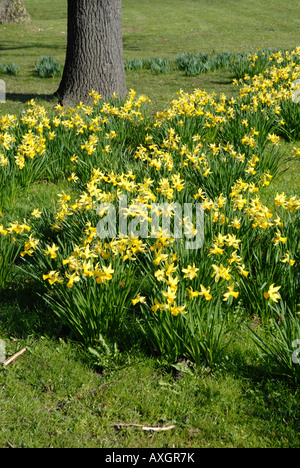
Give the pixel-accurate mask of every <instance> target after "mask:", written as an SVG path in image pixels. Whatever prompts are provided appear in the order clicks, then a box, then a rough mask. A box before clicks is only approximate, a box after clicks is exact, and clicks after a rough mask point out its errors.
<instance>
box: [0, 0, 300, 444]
mask: <svg viewBox="0 0 300 468" xmlns="http://www.w3.org/2000/svg"><path fill="white" fill-rule="evenodd" d="M25 4H26V7H27V9H28V12H29V13H30V15H31V17H32V22H31V23H30V24H29V25H22V26H20V25H18V26H0V34H1V46H0V64H9V63H16V64H18V65H19V66H20V71H19V73H18V74H17V75H16V76H9V75H6V74H4V75H1V78H2V79H4V80H5V82H6V90H7V102H6V103H5V104H0V115H1V116H2V115H5V114H8V113H13V114H17V115H20V113H21V112H22V110H23V109H24V106H25V103H26V102H27V101H28V100H31V99H33V98H34V99H35V100H36V102H37V103H39V104H41V105H43V106H45V108H46V109H47V110H49V111H50V112H51V110H52V108H53V106H54V105H55V101H53V100H52V99H51V95H52V93H53V92H54V91H55V90H56V88H57V86H58V83H59V78H48V79H41V78H38V77H37V76H36V74H35V62H36V61H37V60H38V59H39V58H40V57H41V56H43V55H48V56H54V57H55V58H56V59H57V60H59V61H60V62H61V63H62V64H63V61H64V54H65V47H66V1H65V0H53V1H52V2H50V1H48V0H40V1H37V0H27V1H26V0H25ZM123 10H124V13H123V21H124V24H123V26H124V33H123V34H124V57H125V59H126V60H133V59H139V58H145V59H146V58H147V59H150V58H152V57H163V58H167V59H169V60H174V59H175V57H176V55H177V54H178V53H179V52H190V53H198V52H207V53H209V54H212V53H216V52H233V53H241V52H248V51H256V50H257V49H259V48H261V49H268V48H270V49H278V48H280V49H282V50H290V49H292V48H293V47H295V46H297V43H295V40H296V38H297V37H298V35H299V25H300V20H299V18H300V5H299V2H298V1H294V0H292V1H290V2H289V3H288V5H286V4H282V3H280V2H278V1H276V0H270V1H268V2H263V3H262V2H261V1H257V0H253V1H251V2H248V1H247V2H246V1H244V0H242V1H239V2H237V1H234V0H226V1H224V0H216V1H210V0H199V1H195V0H186V1H184V2H182V1H180V0H167V1H165V2H163V3H162V2H159V1H158V0H155V1H152V2H147V1H145V0H143V1H140V2H138V5H137V2H134V1H133V0H123ZM126 79H127V85H128V89H130V88H133V89H135V90H136V92H137V94H145V95H147V96H148V97H149V98H151V101H152V102H151V106H150V113H154V112H155V111H157V110H162V109H163V108H164V107H165V106H166V105H167V103H169V102H170V101H171V100H172V99H175V98H176V97H177V94H176V93H177V92H178V91H179V90H180V89H183V90H184V91H187V92H192V91H193V90H194V88H200V89H204V90H206V91H207V92H209V93H212V92H215V93H225V94H226V95H228V96H229V97H231V96H232V95H236V93H237V88H236V86H233V85H232V80H233V76H232V73H231V72H230V71H229V70H224V69H221V70H216V71H215V72H209V73H205V74H202V75H199V76H192V77H191V76H185V75H184V74H183V73H181V72H179V71H178V70H176V69H175V68H172V69H171V71H170V72H168V73H166V74H154V73H151V71H150V70H144V69H143V70H138V71H128V72H127V74H126ZM299 146H300V145H299V141H298V142H297V141H292V142H284V143H281V152H282V154H283V153H284V154H285V155H289V154H291V153H292V150H293V148H294V147H299ZM287 168H288V170H287V172H285V173H284V174H283V175H282V176H280V177H278V178H277V179H276V180H275V181H274V182H273V185H271V186H270V189H269V190H268V192H266V200H265V202H266V203H271V201H272V200H273V199H274V196H275V195H276V193H277V192H279V193H281V192H282V191H284V192H285V193H286V194H287V195H288V196H291V195H298V197H299V195H300V191H299V180H300V178H299V161H294V162H293V163H292V162H288V163H287ZM67 186H68V182H67V180H66V178H64V179H61V180H58V181H51V182H49V181H47V180H39V181H37V182H35V183H34V184H32V186H30V187H28V188H26V189H25V190H23V191H22V192H18V193H16V194H15V197H14V199H13V203H12V204H11V206H10V207H9V209H8V210H7V211H6V212H5V213H3V216H2V217H1V218H0V221H1V222H0V224H2V223H4V222H8V220H12V219H13V220H15V219H18V220H20V221H22V219H24V218H25V217H27V216H28V215H29V214H30V213H31V211H32V210H34V209H36V208H39V209H43V208H48V209H49V210H51V209H53V208H54V206H55V203H56V194H57V193H58V192H60V191H64V190H65V189H66V187H67ZM18 275H19V276H16V277H15V279H14V282H13V283H11V284H9V285H8V286H7V287H6V288H5V289H2V290H1V289H0V338H1V339H2V340H4V341H5V345H6V355H7V356H9V355H12V354H13V353H15V352H16V351H18V350H21V349H22V348H24V347H25V346H28V349H27V351H26V352H25V353H24V354H23V355H22V356H21V357H19V358H18V359H17V360H16V362H15V363H14V364H11V365H9V366H7V367H5V368H0V421H1V426H0V447H3V448H4V447H18V448H27V447H29V448H38V447H55V448H60V447H97V448H140V447H149V448H157V447H164V448H188V447H192V448H198V447H199V448H208V447H217V448H222V447H227V448H230V447H235V448H237V447H243V448H256V447H263V448H290V447H295V448H296V447H297V448H298V447H299V445H300V444H299V430H300V421H299V410H300V406H299V387H298V386H297V384H295V383H294V382H293V381H291V380H290V379H288V378H285V377H282V376H277V375H276V374H274V372H272V368H270V367H268V366H267V365H266V364H265V363H264V362H263V361H262V360H261V357H260V354H259V352H258V349H257V347H256V346H255V345H254V343H253V340H252V339H251V334H250V333H249V330H248V328H247V327H246V326H243V328H242V329H241V330H240V333H239V335H238V337H237V339H236V341H233V342H232V343H231V345H230V346H229V348H228V350H227V353H226V356H225V359H224V360H223V362H222V363H221V364H219V365H217V366H216V367H215V368H213V369H210V368H208V367H204V366H203V367H200V368H199V367H198V368H196V367H194V366H193V365H191V367H183V368H182V367H180V366H179V367H178V366H177V369H176V367H174V365H175V363H174V365H172V364H170V362H167V361H165V360H164V359H161V358H159V357H157V358H155V357H153V356H152V357H149V355H148V354H147V353H146V352H144V350H143V347H140V346H139V344H140V343H136V346H133V347H132V348H130V349H129V350H127V351H126V352H123V353H119V352H118V351H117V350H115V351H114V352H110V353H106V354H105V352H103V353H102V354H100V355H99V356H98V358H97V359H96V360H95V359H92V356H91V354H90V353H89V352H88V351H87V350H86V349H84V348H83V347H82V346H81V345H80V344H79V343H77V342H76V341H75V340H74V337H73V336H72V335H70V333H69V330H68V329H67V328H65V327H64V326H62V324H61V323H60V321H59V320H58V319H57V318H55V317H54V316H53V315H52V314H51V313H50V312H49V310H48V309H47V308H45V307H44V305H43V303H42V301H41V298H39V297H38V296H37V295H36V294H35V291H34V290H32V289H31V287H30V284H28V282H27V281H26V280H25V279H24V277H23V276H22V272H19V273H18ZM257 325H258V324H257V323H253V322H252V321H251V324H250V326H251V327H257ZM255 329H256V328H255ZM299 338H300V337H299ZM178 369H179V370H181V371H182V375H181V376H179V377H178V373H177V370H178ZM121 423H125V424H126V423H127V424H132V426H130V425H129V426H126V427H125V426H121ZM134 424H142V425H147V426H154V427H165V426H169V425H174V428H173V429H170V430H168V431H161V432H153V431H145V430H143V429H141V428H140V427H138V426H134Z"/></svg>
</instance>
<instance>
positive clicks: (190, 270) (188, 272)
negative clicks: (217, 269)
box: [181, 263, 199, 280]
mask: <svg viewBox="0 0 300 468" xmlns="http://www.w3.org/2000/svg"><path fill="white" fill-rule="evenodd" d="M198 270H199V268H196V267H195V263H193V266H191V265H188V266H187V268H182V270H181V271H182V272H183V273H184V278H189V279H190V280H192V279H193V278H195V277H196V276H197V271H198Z"/></svg>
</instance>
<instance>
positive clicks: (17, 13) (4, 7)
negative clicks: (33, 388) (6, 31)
mask: <svg viewBox="0 0 300 468" xmlns="http://www.w3.org/2000/svg"><path fill="white" fill-rule="evenodd" d="M29 21H30V16H29V14H28V13H27V11H26V8H25V6H24V3H23V0H0V24H10V23H15V24H18V23H27V22H29Z"/></svg>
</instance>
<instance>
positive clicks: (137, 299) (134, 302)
mask: <svg viewBox="0 0 300 468" xmlns="http://www.w3.org/2000/svg"><path fill="white" fill-rule="evenodd" d="M131 302H132V304H133V305H136V304H138V303H139V302H141V303H145V302H146V298H145V297H144V296H141V293H138V295H137V296H136V298H135V299H131Z"/></svg>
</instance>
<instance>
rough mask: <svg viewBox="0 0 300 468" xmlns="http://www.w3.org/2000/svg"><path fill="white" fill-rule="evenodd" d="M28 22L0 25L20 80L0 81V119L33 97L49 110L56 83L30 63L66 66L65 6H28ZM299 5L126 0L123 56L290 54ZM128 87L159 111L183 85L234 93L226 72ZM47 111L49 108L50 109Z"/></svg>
mask: <svg viewBox="0 0 300 468" xmlns="http://www.w3.org/2000/svg"><path fill="white" fill-rule="evenodd" d="M25 5H26V8H27V10H28V12H29V13H30V15H31V17H32V22H31V23H30V24H28V25H23V26H19V25H17V26H12V25H6V26H1V31H2V40H1V49H0V63H11V62H14V63H17V64H18V65H19V66H20V67H21V70H20V73H19V74H18V76H17V77H8V76H4V79H5V81H6V86H7V103H6V104H5V105H3V104H1V108H0V113H1V114H4V113H7V112H17V111H18V110H19V107H20V103H24V102H26V101H27V100H28V99H31V98H32V97H35V98H36V99H37V100H38V101H40V102H42V103H43V104H47V105H49V103H48V102H47V99H49V97H50V96H51V95H52V94H53V93H54V92H55V91H56V89H57V87H58V84H59V79H57V78H54V79H52V78H50V79H42V80H41V79H39V78H38V77H37V76H35V73H34V68H35V67H34V65H35V62H36V61H37V60H39V59H40V58H41V57H42V56H44V55H48V56H53V57H55V58H56V59H57V60H59V61H60V62H61V63H62V64H63V63H64V57H65V50H66V37H67V35H66V19H67V16H66V15H67V2H66V0H54V1H53V2H52V3H50V2H49V1H48V0H43V1H41V2H38V1H37V0H25ZM299 13H300V6H299V2H297V1H296V0H292V1H290V2H289V3H288V5H286V4H281V3H280V2H278V1H277V0H269V1H267V2H264V5H262V3H261V2H260V1H259V0H252V1H251V3H250V4H249V2H246V1H245V0H243V1H236V0H226V2H224V1H223V0H214V1H210V0H186V1H185V2H184V4H183V3H182V2H181V1H180V0H167V1H165V2H163V3H162V2H160V1H158V0H154V1H152V2H149V3H147V2H145V1H142V2H139V7H138V8H137V6H136V2H134V1H133V0H123V41H124V58H125V59H133V58H141V57H147V58H151V57H166V58H170V59H174V58H175V56H176V55H177V54H178V53H179V52H208V53H212V52H213V51H217V52H235V53H238V52H248V51H250V50H252V51H254V50H257V49H258V48H275V49H276V48H283V49H291V48H293V47H295V46H296V45H297V44H296V43H295V41H296V39H295V38H297V33H298V28H299ZM126 78H127V86H128V89H130V88H134V89H135V90H136V91H137V92H138V93H143V94H146V95H148V96H149V97H151V99H152V100H153V106H154V107H155V108H161V107H162V106H164V105H165V104H166V103H167V102H169V101H170V99H173V97H174V93H176V92H177V91H178V90H179V89H180V87H182V88H183V89H185V90H187V91H192V90H193V89H194V88H195V87H200V88H202V89H206V90H207V91H209V92H212V91H215V92H220V91H222V92H225V93H226V94H228V95H231V94H232V92H233V87H232V86H231V81H232V80H231V76H230V74H229V73H228V72H218V73H216V74H208V75H202V76H201V77H197V78H193V79H187V78H184V77H182V74H179V73H177V72H175V73H174V72H173V73H171V74H170V75H168V78H167V80H165V79H164V77H162V76H155V75H152V74H151V73H144V72H142V73H136V72H134V73H131V72H130V73H127V77H126ZM50 105H51V104H50Z"/></svg>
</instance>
